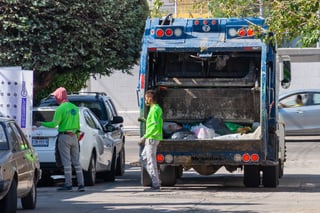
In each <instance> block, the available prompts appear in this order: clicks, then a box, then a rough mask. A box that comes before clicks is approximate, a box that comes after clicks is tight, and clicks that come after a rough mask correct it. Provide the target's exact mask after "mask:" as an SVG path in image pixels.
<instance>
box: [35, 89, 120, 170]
mask: <svg viewBox="0 0 320 213" xmlns="http://www.w3.org/2000/svg"><path fill="white" fill-rule="evenodd" d="M68 100H69V101H70V102H72V103H74V104H75V105H77V106H78V107H80V106H84V107H88V108H89V109H90V110H91V111H92V112H93V113H94V114H95V115H96V116H97V118H98V119H99V120H100V122H101V124H102V125H103V126H106V127H107V128H109V132H110V134H111V135H112V138H113V139H114V140H116V141H117V143H118V142H119V141H121V142H122V143H121V146H119V147H117V150H116V153H119V156H118V158H117V162H116V175H118V176H122V175H123V174H124V172H125V135H124V130H123V117H121V116H119V115H118V112H117V109H116V107H115V105H114V104H113V101H112V99H111V97H110V96H108V95H107V94H106V93H104V92H72V93H70V94H68ZM57 105H58V104H57V102H56V99H55V98H54V96H53V95H49V96H48V97H46V98H44V99H43V100H41V102H40V104H39V106H41V107H44V106H57Z"/></svg>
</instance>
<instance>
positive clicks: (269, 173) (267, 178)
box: [262, 166, 279, 187]
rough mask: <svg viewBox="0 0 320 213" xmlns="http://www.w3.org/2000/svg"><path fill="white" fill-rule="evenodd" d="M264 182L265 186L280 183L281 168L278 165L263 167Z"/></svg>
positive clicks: (275, 185) (274, 185)
mask: <svg viewBox="0 0 320 213" xmlns="http://www.w3.org/2000/svg"><path fill="white" fill-rule="evenodd" d="M262 170H263V177H262V184H263V186H264V187H277V186H278V184H279V168H278V166H264V167H263V169H262Z"/></svg>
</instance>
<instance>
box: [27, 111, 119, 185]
mask: <svg viewBox="0 0 320 213" xmlns="http://www.w3.org/2000/svg"><path fill="white" fill-rule="evenodd" d="M55 110H56V106H53V107H35V108H34V109H33V116H32V117H33V118H32V119H33V123H35V122H36V121H52V118H53V115H54V112H55ZM79 113H80V131H81V133H80V137H79V143H80V164H81V166H82V169H83V172H84V180H85V185H87V186H92V185H94V184H95V182H96V178H97V174H98V175H101V177H102V178H103V179H104V180H106V181H114V180H115V175H116V171H117V169H119V167H121V166H122V165H117V159H119V158H121V150H122V141H121V140H120V139H119V138H117V137H115V136H114V135H113V131H114V130H115V128H116V127H114V126H113V125H111V124H106V125H105V126H102V124H101V123H100V121H99V120H98V119H97V117H96V116H95V114H93V113H92V111H91V110H90V109H88V108H87V107H79ZM57 136H58V130H57V129H56V128H46V127H38V128H37V127H36V126H33V131H32V145H33V146H34V147H35V149H36V150H37V151H38V154H39V158H40V166H41V169H42V171H43V179H44V180H46V181H48V180H49V178H50V177H51V176H52V175H55V174H62V172H63V170H62V167H61V168H59V167H57V164H56V159H55V148H56V140H57Z"/></svg>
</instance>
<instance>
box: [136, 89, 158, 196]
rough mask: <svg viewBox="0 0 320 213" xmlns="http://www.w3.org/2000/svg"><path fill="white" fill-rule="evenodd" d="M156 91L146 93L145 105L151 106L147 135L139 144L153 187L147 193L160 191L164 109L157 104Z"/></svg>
mask: <svg viewBox="0 0 320 213" xmlns="http://www.w3.org/2000/svg"><path fill="white" fill-rule="evenodd" d="M156 95H157V94H156V92H155V91H154V90H148V91H146V93H145V104H146V106H149V107H150V109H149V113H148V116H147V119H146V133H145V134H144V136H143V137H141V139H140V142H139V144H140V145H143V144H144V148H143V151H142V153H141V160H142V162H143V165H144V167H145V168H146V170H147V171H148V174H149V175H150V178H151V181H152V186H151V188H149V189H146V190H145V191H160V179H159V171H158V166H157V159H156V154H157V147H158V145H159V142H160V140H162V137H163V136H162V126H163V119H162V109H161V107H160V106H159V104H158V103H157V96H156Z"/></svg>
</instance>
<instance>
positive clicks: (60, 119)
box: [42, 102, 80, 133]
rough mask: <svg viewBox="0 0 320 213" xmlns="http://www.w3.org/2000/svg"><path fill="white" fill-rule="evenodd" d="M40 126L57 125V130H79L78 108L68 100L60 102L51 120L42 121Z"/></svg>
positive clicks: (51, 126)
mask: <svg viewBox="0 0 320 213" xmlns="http://www.w3.org/2000/svg"><path fill="white" fill-rule="evenodd" d="M42 126H45V127H49V128H55V127H57V126H58V132H67V131H68V132H74V133H76V132H77V131H80V116H79V109H78V107H77V106H76V105H74V104H72V103H70V102H63V103H62V104H60V105H59V106H58V107H57V109H56V111H55V113H54V116H53V120H52V121H49V122H42Z"/></svg>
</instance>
